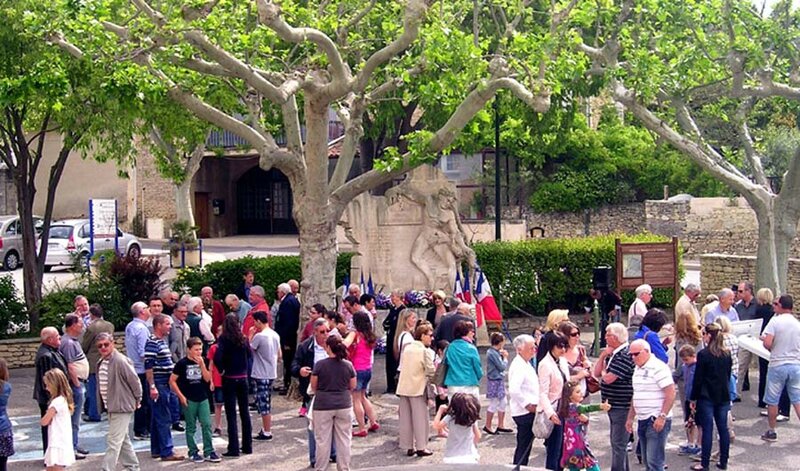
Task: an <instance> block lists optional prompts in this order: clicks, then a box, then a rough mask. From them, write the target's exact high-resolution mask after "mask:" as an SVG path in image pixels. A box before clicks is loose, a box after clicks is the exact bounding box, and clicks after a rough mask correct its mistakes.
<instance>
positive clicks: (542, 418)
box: [533, 401, 558, 438]
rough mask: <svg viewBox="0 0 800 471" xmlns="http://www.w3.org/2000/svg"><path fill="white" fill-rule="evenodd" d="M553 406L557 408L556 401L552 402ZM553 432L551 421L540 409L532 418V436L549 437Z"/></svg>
mask: <svg viewBox="0 0 800 471" xmlns="http://www.w3.org/2000/svg"><path fill="white" fill-rule="evenodd" d="M553 408H554V409H556V410H558V401H556V402H554V403H553ZM551 433H553V422H551V421H550V419H549V418H548V417H547V415H546V414H545V413H544V412H543V411H542V412H539V413H538V414H536V417H534V419H533V436H534V437H536V438H549V437H550V434H551Z"/></svg>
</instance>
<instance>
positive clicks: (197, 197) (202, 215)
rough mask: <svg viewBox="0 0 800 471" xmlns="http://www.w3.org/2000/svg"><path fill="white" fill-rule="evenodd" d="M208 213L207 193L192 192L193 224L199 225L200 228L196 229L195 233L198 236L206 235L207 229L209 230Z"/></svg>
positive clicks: (203, 236)
mask: <svg viewBox="0 0 800 471" xmlns="http://www.w3.org/2000/svg"><path fill="white" fill-rule="evenodd" d="M209 214H210V211H209V204H208V193H195V194H194V224H195V226H197V227H199V228H200V229H199V230H198V231H197V235H198V236H199V237H200V238H206V237H208V234H209V232H208V230H209V219H208V215H209Z"/></svg>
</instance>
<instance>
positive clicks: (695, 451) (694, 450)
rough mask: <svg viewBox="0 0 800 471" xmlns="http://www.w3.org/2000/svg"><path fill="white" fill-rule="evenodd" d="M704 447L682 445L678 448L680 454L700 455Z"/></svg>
mask: <svg viewBox="0 0 800 471" xmlns="http://www.w3.org/2000/svg"><path fill="white" fill-rule="evenodd" d="M701 451H702V448H700V447H699V446H691V445H681V447H680V448H679V449H678V456H689V455H699V454H700V452H701Z"/></svg>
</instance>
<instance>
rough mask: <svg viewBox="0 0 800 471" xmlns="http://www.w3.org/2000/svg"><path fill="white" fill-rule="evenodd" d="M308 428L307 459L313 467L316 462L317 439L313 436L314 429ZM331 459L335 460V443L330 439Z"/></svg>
mask: <svg viewBox="0 0 800 471" xmlns="http://www.w3.org/2000/svg"><path fill="white" fill-rule="evenodd" d="M306 430H308V461H310V462H311V467H312V468H313V467H314V466H316V464H317V439H316V438H314V431H313V430H310V429H309V428H308V427H306ZM330 459H332V460H334V461H335V460H336V444H335V443H333V441H331V458H330Z"/></svg>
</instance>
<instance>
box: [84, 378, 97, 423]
mask: <svg viewBox="0 0 800 471" xmlns="http://www.w3.org/2000/svg"><path fill="white" fill-rule="evenodd" d="M86 415H87V416H89V420H93V421H99V420H100V411H99V410H98V409H97V373H89V379H87V380H86Z"/></svg>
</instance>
